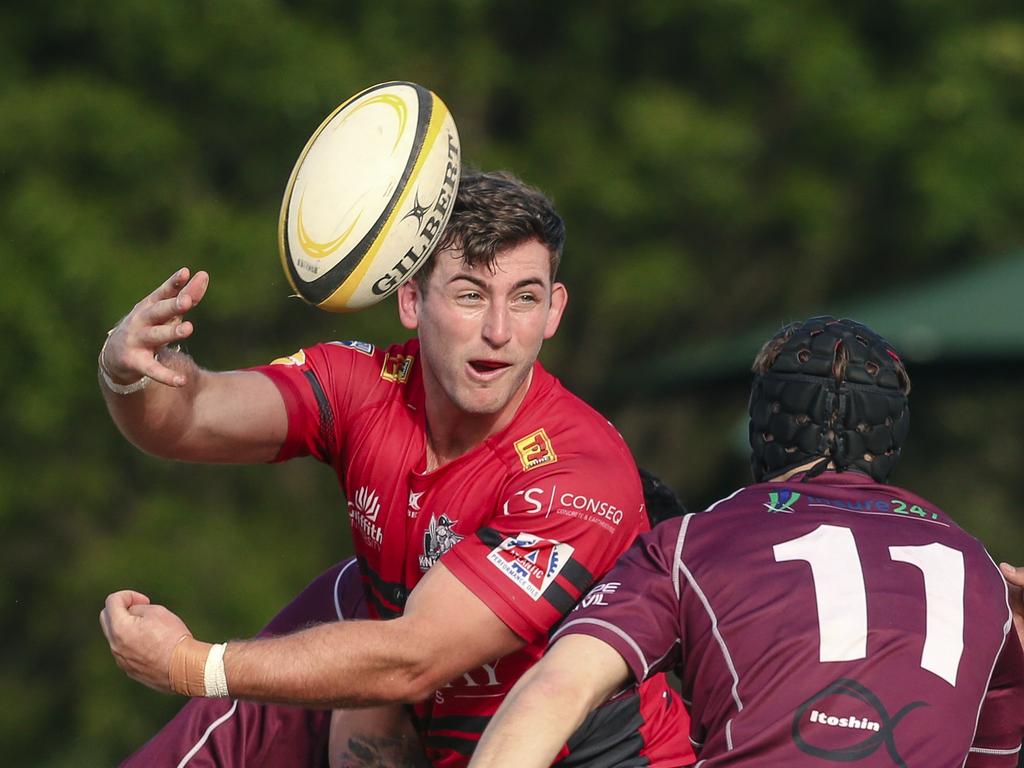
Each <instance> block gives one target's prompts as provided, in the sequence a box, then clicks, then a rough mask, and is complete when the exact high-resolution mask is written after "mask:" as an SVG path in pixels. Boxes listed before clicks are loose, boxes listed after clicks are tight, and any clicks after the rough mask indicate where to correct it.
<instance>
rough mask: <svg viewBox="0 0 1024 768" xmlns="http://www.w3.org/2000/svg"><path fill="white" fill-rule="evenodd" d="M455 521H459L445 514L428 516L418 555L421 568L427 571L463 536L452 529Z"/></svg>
mask: <svg viewBox="0 0 1024 768" xmlns="http://www.w3.org/2000/svg"><path fill="white" fill-rule="evenodd" d="M457 522H459V521H458V520H452V519H451V518H449V517H448V515H445V514H441V515H439V516H438V517H434V516H433V515H431V516H430V523H429V524H428V525H427V530H426V531H424V532H423V554H422V555H420V569H421V570H423V571H427V570H428V569H429V568H430V567H431V566H433V565H434V563H436V562H437V561H438V560H440V559H441V556H442V555H443V554H444V553H445V552H447V551H448V550H449V549H451V548H452V547H454V546H455V545H456V544H458V543H459V542H460V541H462V540H463V539H464V538H465V536H460V535H459V534H457V533H456V532H455V531H454V528H455V524H456V523H457Z"/></svg>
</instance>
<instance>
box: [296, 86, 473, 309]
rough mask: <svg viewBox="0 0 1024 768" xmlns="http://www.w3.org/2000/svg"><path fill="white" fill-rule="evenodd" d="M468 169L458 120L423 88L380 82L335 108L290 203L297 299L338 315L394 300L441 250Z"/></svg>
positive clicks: (305, 159)
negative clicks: (400, 288)
mask: <svg viewBox="0 0 1024 768" xmlns="http://www.w3.org/2000/svg"><path fill="white" fill-rule="evenodd" d="M459 169H460V150H459V134H458V131H457V130H456V128H455V121H454V120H453V119H452V116H451V113H450V112H449V111H448V108H447V107H446V106H445V105H444V102H442V101H441V99H439V98H438V97H437V95H436V94H435V93H433V92H431V91H429V90H427V89H426V88H424V87H423V86H420V85H416V84H415V83H408V82H400V81H399V82H390V83H381V84H380V85H375V86H373V87H372V88H367V89H366V90H365V91H363V92H362V93H358V94H356V95H355V96H353V97H352V98H351V99H349V100H348V101H346V102H345V103H344V104H342V105H341V106H340V107H338V108H337V109H335V110H334V111H333V112H332V113H331V114H330V115H328V116H327V119H326V120H324V122H323V124H322V125H321V126H320V127H319V128H317V130H316V132H315V133H314V134H313V136H312V137H311V138H310V140H309V142H308V143H307V144H306V147H305V149H303V150H302V154H301V155H299V160H298V162H296V163H295V168H294V169H293V170H292V175H291V178H290V179H289V180H288V188H287V189H286V190H285V193H284V201H283V203H282V204H281V219H280V222H279V226H278V246H279V248H280V251H281V262H282V264H283V265H284V270H285V273H286V274H287V275H288V281H289V282H290V283H291V285H292V287H293V288H294V289H295V292H296V293H297V294H298V295H299V296H301V297H302V298H303V299H305V300H306V301H308V302H309V303H310V304H315V305H316V306H318V307H320V308H321V309H326V310H328V311H331V312H351V311H353V310H357V309H361V308H363V307H368V306H370V305H371V304H375V303H376V302H378V301H380V300H381V299H383V298H384V297H386V296H389V295H390V294H392V293H393V292H394V291H395V290H396V289H397V288H398V286H399V285H401V284H402V283H403V282H405V281H406V280H407V279H409V278H410V277H411V276H412V275H413V273H414V272H415V271H416V270H417V269H418V268H419V267H420V266H421V265H422V264H423V262H424V261H425V260H426V257H427V256H428V255H429V254H430V252H431V250H432V249H433V247H434V246H435V245H436V244H437V241H438V239H439V238H440V235H441V232H442V230H443V229H444V227H445V224H447V223H448V217H449V215H450V214H451V210H452V205H453V204H454V202H455V194H456V191H457V189H458V184H459Z"/></svg>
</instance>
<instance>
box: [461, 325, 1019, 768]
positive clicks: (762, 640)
mask: <svg viewBox="0 0 1024 768" xmlns="http://www.w3.org/2000/svg"><path fill="white" fill-rule="evenodd" d="M754 370H755V371H756V377H755V380H754V385H753V389H752V393H751V398H750V415H751V419H750V438H751V444H752V446H753V466H754V475H755V478H756V479H757V481H758V483H757V484H756V485H753V486H750V487H748V488H744V489H741V490H740V491H737V492H736V493H734V494H733V495H732V496H730V497H728V498H726V499H723V500H722V501H720V502H718V503H716V504H715V505H713V506H712V507H711V508H709V509H708V510H707V511H705V512H702V513H699V514H695V515H687V516H685V517H684V518H682V519H677V520H672V521H670V522H667V523H664V524H662V525H659V526H658V527H656V528H655V529H654V531H653V532H651V533H649V534H646V535H644V536H643V537H641V539H640V540H639V541H638V542H637V543H636V544H635V545H634V546H633V547H632V548H631V549H630V550H629V552H628V553H627V554H626V555H625V556H624V557H623V558H622V559H621V560H620V561H619V563H618V564H617V565H616V567H615V568H614V569H613V570H612V571H611V572H610V573H609V574H608V575H607V576H606V577H605V578H604V580H603V581H602V583H601V584H599V585H598V586H597V587H595V588H594V589H593V590H591V592H590V593H589V594H588V596H587V597H586V598H585V599H584V600H583V601H582V603H581V605H580V607H579V608H578V609H577V610H576V611H574V612H573V613H572V614H571V615H570V616H569V617H568V618H567V620H566V621H565V622H564V623H563V624H562V626H561V627H560V628H559V629H558V630H557V631H556V632H555V634H554V636H553V640H554V644H553V646H552V648H551V651H550V652H549V653H548V654H547V656H546V657H545V658H544V660H543V661H542V662H541V663H539V664H537V665H536V666H534V667H533V668H532V669H531V670H530V672H529V673H527V675H525V676H524V677H523V678H522V679H521V681H520V682H519V683H518V684H517V686H516V687H515V689H514V690H513V691H512V693H511V694H510V695H509V696H508V698H507V700H506V702H505V704H504V705H503V706H502V708H501V710H500V711H499V713H498V715H497V716H496V717H495V718H494V719H493V721H492V724H491V726H490V727H489V728H488V731H487V733H486V734H485V736H484V739H483V741H482V742H481V744H480V749H479V750H478V752H477V754H476V756H475V757H474V759H473V761H472V763H471V765H472V766H474V768H477V767H478V766H479V768H493V767H494V766H515V767H516V768H528V767H529V766H546V765H548V763H549V762H550V756H551V755H552V754H554V753H555V750H557V749H558V746H559V745H560V744H561V741H562V739H563V737H562V736H561V735H560V734H563V733H569V732H571V731H572V729H573V727H574V726H575V724H576V723H578V722H580V721H581V720H582V719H583V717H584V716H585V715H586V713H587V712H588V711H589V710H590V708H591V707H593V706H595V705H597V704H599V703H601V702H602V701H604V700H606V699H607V698H608V697H609V696H610V695H612V694H614V693H615V692H617V691H621V690H623V688H625V687H627V686H629V685H630V684H631V683H635V682H636V681H642V680H645V679H648V678H649V677H650V675H652V674H657V672H658V671H660V670H664V669H667V668H672V667H674V668H676V669H677V670H678V672H679V675H680V678H681V679H682V684H683V695H684V698H685V699H687V700H688V701H690V702H692V704H691V707H690V712H691V716H692V725H691V726H690V728H689V730H690V738H691V740H692V741H693V742H694V744H695V745H696V748H697V753H698V757H699V762H698V763H697V765H698V766H704V767H706V768H712V767H713V766H733V765H735V766H772V767H776V766H795V767H797V768H803V767H808V768H809V767H811V766H824V765H829V764H835V763H848V764H855V765H857V766H865V767H867V766H886V767H888V766H927V767H929V768H931V767H932V766H947V767H948V766H962V765H964V764H966V765H968V766H978V767H981V766H1015V765H1017V757H1018V753H1019V751H1020V744H1021V736H1022V732H1024V652H1022V649H1021V645H1020V644H1019V643H1018V642H1017V636H1016V634H1015V633H1014V632H1012V631H1011V611H1010V607H1009V605H1008V604H1007V591H1006V585H1005V584H1004V582H1003V579H1002V577H1001V575H1000V572H999V569H998V568H997V567H996V566H995V564H994V563H993V562H992V559H991V558H990V557H989V555H988V553H987V552H986V551H985V548H984V547H983V546H982V545H981V544H980V543H979V542H978V541H977V540H975V539H974V538H972V537H971V536H969V535H968V534H966V533H965V532H964V531H963V530H961V529H960V528H959V527H958V526H957V525H956V524H955V523H954V522H953V521H952V520H951V519H950V518H949V517H948V516H947V515H946V514H945V513H943V512H942V511H941V510H939V509H938V508H937V507H935V505H933V504H931V503H930V502H928V501H925V500H924V499H922V498H920V497H919V496H916V495H915V494H913V493H910V492H909V491H906V490H904V489H901V488H897V487H895V486H891V485H885V484H884V483H885V481H886V479H887V477H888V475H889V472H890V470H891V469H892V467H893V465H894V464H895V463H896V461H897V459H898V458H899V455H900V451H901V446H902V444H903V441H904V438H905V437H906V434H907V427H908V423H909V412H908V409H907V399H906V395H907V393H908V392H909V390H910V381H909V379H908V378H907V375H906V371H905V369H904V367H903V364H902V363H901V362H900V360H899V358H898V357H897V355H896V353H895V352H893V350H892V348H891V347H890V346H889V345H888V343H886V342H885V340H884V339H882V338H881V337H879V336H877V335H876V334H874V333H873V332H872V331H870V330H869V329H868V328H866V327H864V326H863V325H860V324H858V323H854V322H852V321H849V320H835V319H833V318H828V317H823V318H812V319H810V320H807V321H806V322H803V323H794V324H791V325H789V326H787V327H786V328H784V329H783V330H782V331H781V332H780V333H779V334H778V335H777V336H775V337H774V338H773V339H771V340H770V341H769V342H768V343H767V344H766V345H765V347H764V349H763V350H762V352H761V354H760V355H759V356H758V358H757V361H756V362H755V368H754ZM613 700H614V699H613ZM680 725H681V727H686V724H685V723H681V724H680ZM524 734H528V736H524Z"/></svg>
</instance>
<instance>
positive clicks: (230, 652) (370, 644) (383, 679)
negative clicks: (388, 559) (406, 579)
mask: <svg viewBox="0 0 1024 768" xmlns="http://www.w3.org/2000/svg"><path fill="white" fill-rule="evenodd" d="M401 621H402V620H401V619H396V620H393V621H344V622H335V623H330V624H321V625H318V626H315V627H311V628H310V629H307V630H303V631H301V632H296V633H294V634H291V635H285V636H281V637H271V638H259V639H256V640H247V641H241V642H229V643H228V647H227V652H226V654H225V656H224V669H225V674H226V677H227V687H228V690H229V691H230V694H231V696H234V697H238V698H244V699H250V700H254V701H265V702H273V703H277V704H293V705H300V706H305V707H312V708H352V707H365V706H372V705H377V704H387V703H394V702H414V701H420V700H422V699H424V698H426V697H427V696H429V695H430V694H431V693H432V692H433V691H434V690H435V688H436V687H437V686H438V685H442V684H443V683H444V682H446V681H444V680H438V679H436V677H435V676H434V666H435V665H433V664H432V663H431V660H430V654H429V651H428V650H427V649H425V648H423V647H422V646H421V645H418V644H417V643H416V641H415V639H414V638H413V636H411V635H407V634H406V633H405V632H404V631H403V629H402V627H401Z"/></svg>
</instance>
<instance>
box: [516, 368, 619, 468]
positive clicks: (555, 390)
mask: <svg viewBox="0 0 1024 768" xmlns="http://www.w3.org/2000/svg"><path fill="white" fill-rule="evenodd" d="M533 373H534V381H533V384H532V385H531V391H530V393H529V394H528V396H527V398H526V400H525V401H524V403H523V407H522V408H521V410H520V413H518V414H517V415H516V418H515V419H514V420H513V422H512V425H511V429H510V430H508V432H510V433H516V434H517V435H518V437H516V438H514V439H513V444H514V445H517V446H518V448H519V449H522V448H528V447H529V446H530V445H531V443H533V444H537V443H539V444H541V445H543V446H544V447H545V448H546V449H550V450H551V451H552V452H554V453H555V455H556V456H559V457H561V459H564V460H568V459H570V458H571V459H573V460H574V461H575V460H582V461H587V462H596V463H606V462H609V461H613V460H614V461H625V462H626V463H628V465H629V467H630V470H631V471H634V472H635V465H634V463H633V459H632V454H631V453H630V451H629V448H628V446H627V445H626V441H625V440H624V439H623V437H622V435H621V434H619V431H618V430H617V429H616V428H615V426H614V425H612V423H611V422H610V421H608V419H607V418H606V417H605V416H604V415H602V414H601V413H599V412H598V411H596V410H595V409H594V408H592V407H591V406H590V405H588V404H587V403H585V402H584V401H583V400H582V399H580V398H579V397H577V396H576V395H575V394H573V393H572V392H570V391H569V390H568V389H566V388H565V386H563V384H562V383H561V382H560V381H559V380H558V379H557V378H555V377H554V376H553V375H551V374H550V373H548V372H547V371H546V370H544V368H543V367H542V366H541V365H540V364H539V363H538V364H537V365H536V366H535V367H534V372H533ZM561 459H560V460H561Z"/></svg>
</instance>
